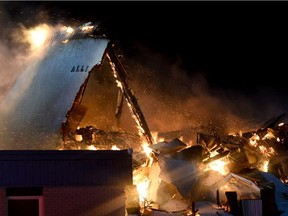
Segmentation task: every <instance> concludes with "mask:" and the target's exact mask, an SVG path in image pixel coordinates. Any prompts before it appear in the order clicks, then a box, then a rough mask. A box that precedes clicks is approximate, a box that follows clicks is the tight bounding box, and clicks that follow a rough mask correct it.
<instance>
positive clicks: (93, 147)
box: [86, 145, 97, 150]
mask: <svg viewBox="0 0 288 216" xmlns="http://www.w3.org/2000/svg"><path fill="white" fill-rule="evenodd" d="M86 149H88V150H97V148H96V147H95V146H94V145H89V146H87V148H86Z"/></svg>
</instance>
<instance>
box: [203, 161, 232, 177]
mask: <svg viewBox="0 0 288 216" xmlns="http://www.w3.org/2000/svg"><path fill="white" fill-rule="evenodd" d="M226 164H227V162H225V161H224V160H220V159H219V160H215V161H212V162H210V163H209V164H208V165H207V168H206V171H207V170H214V171H216V172H219V173H220V174H221V175H227V174H228V173H229V170H228V168H227V167H226Z"/></svg>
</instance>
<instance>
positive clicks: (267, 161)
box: [259, 160, 269, 172]
mask: <svg viewBox="0 0 288 216" xmlns="http://www.w3.org/2000/svg"><path fill="white" fill-rule="evenodd" d="M268 165H269V160H266V161H264V162H263V165H262V167H260V168H259V169H260V170H261V171H263V172H268Z"/></svg>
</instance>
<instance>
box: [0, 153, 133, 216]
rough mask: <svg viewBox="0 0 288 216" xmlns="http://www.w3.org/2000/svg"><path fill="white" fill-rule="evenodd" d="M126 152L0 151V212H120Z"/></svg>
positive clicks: (49, 215)
mask: <svg viewBox="0 0 288 216" xmlns="http://www.w3.org/2000/svg"><path fill="white" fill-rule="evenodd" d="M129 185H132V155H131V153H129V152H128V150H119V151H112V150H104V151H89V150H79V151H75V150H63V151H59V150H4V151H0V215H7V216H16V215H17V216H19V215H29V216H80V215H81V216H84V215H85V216H92V215H93V216H95V215H97V216H108V215H111V216H123V215H125V190H124V188H125V186H129Z"/></svg>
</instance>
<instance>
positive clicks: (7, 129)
mask: <svg viewBox="0 0 288 216" xmlns="http://www.w3.org/2000/svg"><path fill="white" fill-rule="evenodd" d="M48 29H49V28H48ZM36 30H37V29H36ZM57 30H58V31H55V32H49V31H48V32H47V34H48V33H49V34H48V37H46V38H44V40H42V42H41V41H38V42H37V43H35V44H34V43H33V44H34V45H35V47H33V48H34V49H36V50H35V51H34V53H38V55H36V56H33V58H32V59H31V60H30V62H29V64H28V65H27V68H26V69H25V70H24V71H23V72H22V74H21V76H20V77H19V79H17V80H16V82H15V85H14V86H13V87H11V89H9V91H7V93H6V95H5V97H4V98H3V100H2V102H1V105H0V111H1V118H2V119H1V120H2V122H3V125H4V127H3V128H4V129H2V130H1V138H2V140H1V149H3V150H5V151H6V150H8V151H9V154H10V151H11V150H16V151H19V150H27V149H28V150H31V152H33V151H34V150H36V151H35V153H36V154H41V151H39V150H48V151H47V152H48V153H49V154H50V152H51V150H53V154H55V156H51V158H52V159H51V160H53V159H55V157H56V156H57V155H58V154H60V155H61V154H62V153H61V151H59V152H57V151H56V152H57V153H56V152H54V150H55V149H58V150H63V154H64V156H63V155H61V157H62V156H63V157H64V159H65V158H66V156H67V155H65V154H66V152H67V154H68V155H69V154H70V153H68V152H69V151H67V150H73V151H75V154H76V155H77V154H78V153H77V152H78V151H80V152H81V151H82V152H81V153H79V155H82V154H84V152H86V151H87V150H88V149H89V150H104V152H105V151H107V150H109V153H108V154H109V155H110V153H111V156H113V157H116V158H115V160H116V162H115V161H114V160H113V163H108V164H110V165H109V166H108V165H107V167H106V168H107V169H108V170H110V168H111V170H112V171H111V173H110V171H109V173H110V174H112V173H113V172H114V171H115V170H114V167H113V166H114V165H115V164H116V163H117V159H120V158H121V157H122V156H121V154H122V153H123V151H124V150H125V149H129V150H131V149H133V151H132V152H133V154H132V157H131V158H130V159H131V161H132V162H133V164H132V166H131V167H130V164H129V162H127V161H126V159H127V160H129V157H130V156H129V154H128V155H127V154H126V153H127V151H125V152H126V153H125V154H126V156H125V161H126V162H127V164H128V165H127V166H128V167H126V168H127V169H126V168H123V167H122V168H123V169H124V171H125V173H126V174H127V176H125V178H124V179H125V181H124V182H126V183H125V184H124V185H126V186H127V185H128V186H131V185H132V184H131V182H130V180H129V178H130V177H131V178H133V185H134V186H136V187H137V192H136V191H134V192H133V190H131V193H130V194H129V197H127V200H130V201H131V200H132V201H131V203H133V202H134V201H135V200H137V201H136V202H138V201H139V203H137V204H135V203H134V204H133V207H131V206H129V205H132V204H131V203H128V204H127V206H126V213H127V214H142V215H154V216H155V215H163V214H166V213H167V214H168V213H169V214H175V215H197V214H198V215H205V209H204V208H202V206H201V204H203V203H205V202H214V203H216V205H214V206H213V208H212V210H211V208H210V210H211V211H213V212H214V213H216V212H217V213H219V214H223V215H224V214H227V215H229V214H230V215H231V214H232V215H233V214H238V213H236V212H242V211H243V214H244V212H245V211H246V209H245V208H244V207H243V206H246V205H249V202H248V201H247V200H253V201H254V200H256V201H257V204H258V207H259V206H260V205H261V206H260V209H262V208H263V213H264V214H265V213H266V212H269V214H270V215H271V214H280V213H279V212H287V210H286V208H285V205H284V204H283V203H286V201H285V199H286V198H285V197H286V196H287V192H286V191H285V190H283V189H282V186H283V185H285V184H286V183H287V167H286V157H285V154H286V153H287V124H286V123H284V122H283V117H284V116H285V115H284V114H283V115H280V116H278V117H277V118H275V119H271V120H270V121H268V122H267V123H265V124H263V125H261V126H260V127H259V129H255V130H253V131H248V132H237V133H234V134H227V135H226V134H218V133H216V132H211V131H210V132H207V131H205V130H204V129H203V131H192V130H186V131H184V130H182V131H174V132H171V133H170V132H167V133H162V134H161V137H157V133H155V136H154V133H152V132H151V131H150V129H149V126H148V123H147V122H146V119H145V117H144V114H143V113H142V111H141V109H140V106H139V104H138V100H137V97H136V95H135V93H134V92H133V90H132V89H131V88H130V86H129V76H128V74H127V72H126V70H125V67H123V65H122V64H121V61H120V60H121V56H120V55H118V54H117V53H116V52H115V47H113V43H111V41H109V39H107V38H106V37H103V36H102V35H100V36H99V35H95V34H94V33H95V31H96V30H97V29H96V27H95V26H93V25H92V24H91V23H86V24H84V25H82V26H79V27H77V28H71V27H65V28H61V29H57ZM33 35H35V34H32V36H33ZM37 35H38V36H37V38H38V39H39V34H37ZM40 35H42V34H40ZM40 38H41V37H40ZM37 44H38V45H40V48H39V49H37V46H36V45H37ZM185 133H186V134H187V133H189V135H190V136H191V137H196V138H197V139H195V140H194V142H192V143H190V142H189V143H185V140H184V139H183V135H185ZM159 134H160V133H158V135H159ZM160 138H161V139H160ZM32 150H33V151H32ZM111 150H120V152H119V154H120V156H119V155H118V153H112V152H113V151H111ZM5 151H4V153H5ZM73 151H72V152H73ZM110 151H111V152H110ZM12 152H13V151H12ZM44 152H45V151H44ZM96 152H97V151H96ZM99 152H101V151H99ZM121 152H122V153H121ZM24 153H25V151H24ZM130 153H131V151H130ZM44 154H45V153H44ZM71 154H74V153H71ZM91 154H92V155H93V156H91V157H94V156H95V160H96V159H97V158H98V156H97V153H95V155H94V153H91ZM99 154H100V155H101V154H102V153H99ZM103 154H104V153H103ZM20 155H21V154H20ZM4 156H5V154H4ZM4 156H3V157H4ZM19 157H20V159H21V157H22V156H19ZM33 157H34V156H33ZM49 157H50V156H49ZM67 157H68V156H67ZM77 157H78V156H77ZM77 157H76V158H77ZM89 157H90V156H89ZM127 157H128V158H127ZM56 158H57V157H56ZM10 159H11V160H12V159H13V157H12V158H10ZM10 159H9V158H8V159H7V160H8V161H9V160H10ZM20 159H19V160H20ZM26 159H27V157H26V156H25V160H26ZM40 159H41V158H40ZM58 159H59V158H57V160H58ZM64 159H63V160H64ZM66 159H67V158H66ZM66 159H65V160H66ZM68 159H69V160H70V159H71V160H74V159H75V158H74V157H71V158H68ZM89 159H91V158H89ZM102 159H103V158H102ZM106 159H107V160H108V161H109V160H110V159H111V158H110V156H109V157H108V158H106ZM106 159H105V160H106ZM17 160H18V159H17ZM21 160H22V159H21ZM41 160H42V159H41ZM4 161H5V160H4ZM3 163H4V164H6V163H7V164H10V162H7V161H6V162H3ZM11 163H12V162H11ZM36 163H38V162H37V161H36ZM71 163H72V164H73V166H71V167H74V166H76V167H78V168H79V166H80V165H79V164H74V162H71ZM75 163H76V162H75ZM119 163H121V160H120V161H119ZM47 164H48V162H47ZM30 165H31V166H32V164H30ZM62 165H63V164H62ZM62 165H59V166H60V167H61V166H62ZM5 166H6V165H5ZM11 166H12V167H13V166H16V165H13V163H12V165H11ZM17 166H18V165H17ZM19 166H20V165H19ZM23 166H24V165H23ZM35 166H36V165H35ZM47 166H48V165H47ZM63 166H64V165H63ZM110 166H111V167H110ZM3 167H4V165H3ZM44 167H45V166H44ZM71 167H70V168H71ZM109 167H110V168H109ZM30 168H31V167H30ZM30 168H29V167H27V168H25V169H27V170H29V169H30ZM70 168H69V169H70ZM122 168H121V169H122ZM17 169H18V168H17ZM19 169H20V168H19ZM37 169H39V170H40V169H41V167H40V166H39V167H37ZM49 169H52V168H51V167H50V168H49ZM69 169H68V171H69ZM79 169H80V168H79ZM99 169H100V170H101V168H99ZM3 170H4V169H3ZM55 170H57V169H55ZM132 170H133V176H130V173H129V171H132ZM68 171H67V172H68ZM70 171H71V170H70ZM267 171H269V172H270V173H269V172H268V174H271V173H272V174H273V175H275V176H276V177H277V178H276V179H274V178H272V177H271V176H270V175H268V174H267ZM91 172H92V173H91V175H92V174H93V175H94V174H95V170H93V171H91ZM96 172H97V171H96ZM3 173H4V171H3ZM23 174H25V175H27V174H26V173H23ZM106 174H107V173H106ZM110 174H109V178H110V177H111V176H110ZM43 175H44V174H43ZM67 175H68V176H69V175H70V174H67ZM123 175H124V174H123ZM8 177H9V176H8ZM8 177H7V179H8V180H5V179H4V180H3V181H4V183H2V184H1V186H3V187H6V186H7V185H6V183H5V182H8V181H9V178H8ZM115 177H117V175H115V176H113V177H111V179H114V178H115ZM11 178H12V177H11ZM34 178H36V177H33V176H32V177H31V179H32V180H33V182H34V183H35V184H24V183H19V182H14V181H12V183H11V184H9V185H8V186H7V187H9V188H10V187H12V188H14V187H21V188H22V187H39V186H41V187H42V186H44V185H46V186H48V187H50V186H51V185H52V184H53V185H54V184H56V183H55V182H53V181H51V182H49V184H48V183H47V182H45V181H44V182H43V181H42V180H41V181H40V180H39V179H38V180H37V179H36V180H37V181H36V180H35V179H34ZM71 178H73V179H74V178H75V179H74V180H75V181H76V180H77V179H78V178H77V177H75V176H72V177H71ZM105 178H108V177H107V176H106V177H105ZM54 180H55V181H58V179H57V178H55V179H54ZM66 180H67V179H65V178H64V180H62V181H66ZM78 180H79V181H80V182H81V181H82V180H83V179H81V178H80V177H79V179H78ZM277 180H278V181H277ZM25 181H26V180H25ZM27 181H28V180H27ZM67 181H68V180H67ZM83 181H84V180H83ZM271 182H273V184H271ZM98 183H99V182H97V181H96V182H92V183H91V184H90V183H89V185H88V186H89V187H93V186H92V185H95V184H98ZM102 183H103V182H102ZM130 184H131V185H130ZM56 185H57V186H59V185H58V183H57V184H56ZM63 185H64V184H63ZM63 185H62V184H60V186H63ZM73 185H74V183H73ZM124 185H123V184H121V185H120V187H121V188H122V187H123V186H124ZM66 186H68V187H72V185H70V184H69V185H66ZM84 186H87V185H85V184H84ZM102 186H104V187H105V184H104V185H102ZM116 186H119V185H116ZM9 188H6V189H5V188H4V189H3V190H2V195H3V194H5V191H6V198H7V197H8V198H7V199H8V200H9V199H10V198H11V197H10V196H12V198H13V196H14V195H13V193H10V189H9ZM279 188H281V189H279ZM57 189H59V188H57ZM60 189H61V187H60ZM121 190H122V189H121ZM13 191H14V189H13ZM15 191H16V192H17V191H18V189H17V190H15ZM41 191H42V192H41V193H40V192H39V193H40V194H37V196H42V194H45V193H46V192H45V191H46V189H45V188H43V190H41ZM128 191H130V190H128V189H127V191H126V192H128ZM267 191H268V192H267ZM122 192H123V191H122ZM122 192H121V196H122V195H123V193H122ZM229 192H232V193H229ZM17 193H18V192H17ZM17 193H16V196H19V194H20V196H22V195H21V193H20V192H19V194H18V195H17ZM269 193H270V194H273V195H274V194H275V200H274V202H273V199H272V200H271V199H269V197H268V198H267V195H266V194H269ZM11 194H12V195H11ZM235 194H236V197H235ZM279 194H281V196H278V195H279ZM230 195H232V198H231V196H230ZM91 196H93V195H91ZM133 196H134V198H135V197H136V199H133V198H131V197H133ZM2 197H5V196H4V195H3V196H2ZM138 198H139V200H138ZM270 198H271V197H270ZM231 200H232V201H231ZM240 200H241V201H243V205H242V204H241V203H239V202H238V201H240ZM259 200H261V202H260V203H261V204H259V203H258V201H259ZM121 201H123V200H121ZM246 201H247V202H248V204H247V203H246ZM39 203H40V202H39ZM244 203H245V204H244ZM265 203H269V205H264V204H265ZM276 203H277V204H276ZM122 204H123V202H122ZM83 205H84V204H83ZM241 205H242V206H241ZM128 206H129V207H128ZM267 206H271V208H270V209H267ZM265 207H266V209H265ZM251 208H252V207H251ZM140 210H141V211H140ZM258 211H260V210H259V209H258ZM261 211H262V210H261ZM122 212H123V211H122ZM240 214H242V213H240ZM269 214H267V215H269ZM45 215H46V214H45ZM47 215H49V214H48V213H47ZM75 215H77V214H75ZM79 215H80V214H79ZM97 215H107V214H106V213H103V214H102V213H99V212H98V213H97ZM108 215H109V214H108Z"/></svg>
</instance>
